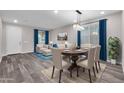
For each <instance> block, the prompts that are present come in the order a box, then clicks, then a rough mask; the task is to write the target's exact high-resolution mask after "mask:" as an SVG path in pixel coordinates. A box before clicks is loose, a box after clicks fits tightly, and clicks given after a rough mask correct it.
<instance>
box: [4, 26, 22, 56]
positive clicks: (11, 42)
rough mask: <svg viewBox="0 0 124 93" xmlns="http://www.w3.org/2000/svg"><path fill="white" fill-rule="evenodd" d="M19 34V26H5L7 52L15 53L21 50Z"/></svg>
mask: <svg viewBox="0 0 124 93" xmlns="http://www.w3.org/2000/svg"><path fill="white" fill-rule="evenodd" d="M21 34H22V30H21V28H20V27H15V26H7V27H6V52H7V54H16V53H20V52H21V41H22V39H21Z"/></svg>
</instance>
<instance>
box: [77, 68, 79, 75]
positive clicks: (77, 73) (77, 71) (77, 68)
mask: <svg viewBox="0 0 124 93" xmlns="http://www.w3.org/2000/svg"><path fill="white" fill-rule="evenodd" d="M78 72H79V67H77V77H79V73H78Z"/></svg>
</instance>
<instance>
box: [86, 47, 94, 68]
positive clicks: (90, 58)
mask: <svg viewBox="0 0 124 93" xmlns="http://www.w3.org/2000/svg"><path fill="white" fill-rule="evenodd" d="M94 55H95V47H93V48H90V49H89V51H88V63H87V64H88V68H92V67H93V66H94V62H95V61H94Z"/></svg>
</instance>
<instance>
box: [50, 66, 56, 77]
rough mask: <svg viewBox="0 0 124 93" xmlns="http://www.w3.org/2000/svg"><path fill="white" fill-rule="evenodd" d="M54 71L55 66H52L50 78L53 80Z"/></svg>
mask: <svg viewBox="0 0 124 93" xmlns="http://www.w3.org/2000/svg"><path fill="white" fill-rule="evenodd" d="M54 70H55V66H53V71H52V76H51V78H53V75H54Z"/></svg>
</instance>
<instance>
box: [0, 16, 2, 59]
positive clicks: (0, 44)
mask: <svg viewBox="0 0 124 93" xmlns="http://www.w3.org/2000/svg"><path fill="white" fill-rule="evenodd" d="M1 57H2V20H1V18H0V61H1Z"/></svg>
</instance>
